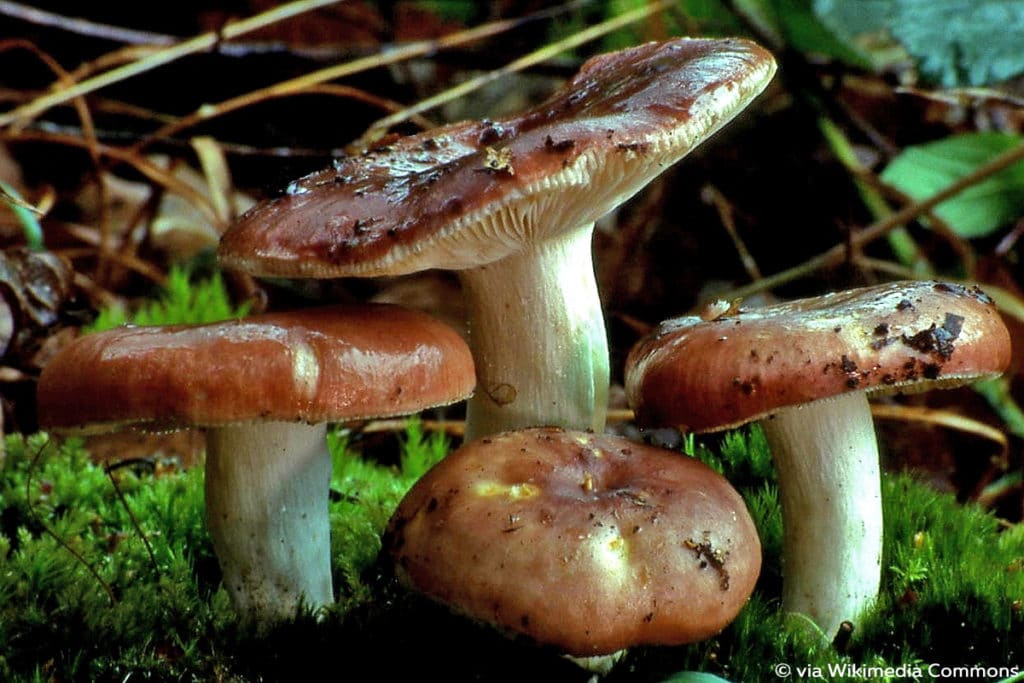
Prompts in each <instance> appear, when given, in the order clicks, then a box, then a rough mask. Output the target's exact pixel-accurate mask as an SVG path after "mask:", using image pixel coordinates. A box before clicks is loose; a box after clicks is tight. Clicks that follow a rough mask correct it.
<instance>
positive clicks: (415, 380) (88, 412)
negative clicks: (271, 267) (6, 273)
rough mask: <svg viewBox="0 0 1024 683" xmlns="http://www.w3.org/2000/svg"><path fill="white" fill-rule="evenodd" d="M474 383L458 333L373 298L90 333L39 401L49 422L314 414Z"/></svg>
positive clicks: (62, 356) (59, 426) (386, 407)
mask: <svg viewBox="0 0 1024 683" xmlns="http://www.w3.org/2000/svg"><path fill="white" fill-rule="evenodd" d="M474 383H475V374H474V371H473V360H472V357H471V356H470V353H469V349H468V347H467V346H466V344H465V342H464V341H463V340H462V338H461V337H460V336H459V335H458V334H457V333H456V332H455V331H454V330H452V329H451V328H449V327H448V326H446V325H444V324H442V323H440V322H437V321H436V320H434V319H432V318H430V317H429V316H427V315H425V314H423V313H419V312H416V311H410V310H407V309H403V308H400V307H397V306H391V305H386V304H377V305H361V306H332V307H324V308H316V309H306V310H301V311H294V312H288V313H272V314H265V315H254V316H251V317H249V318H244V319H241V320H231V321H225V322H219V323H213V324H207V325H175V326H152V327H138V326H124V327H120V328H116V329H112V330H108V331H105V332H97V333H94V334H89V335H85V336H83V337H80V338H78V339H76V340H75V341H74V342H72V343H71V344H69V345H68V346H67V347H65V348H64V349H63V350H62V351H61V352H60V353H58V354H57V355H56V356H54V358H53V359H51V360H50V362H49V363H48V364H47V365H46V367H45V368H44V369H43V372H42V375H41V376H40V378H39V385H38V389H37V401H38V410H39V422H40V425H41V426H42V427H44V428H46V429H54V430H71V429H74V430H77V431H80V432H99V431H110V430H113V429H117V428H119V427H124V426H128V425H138V426H142V427H146V428H154V429H159V428H176V427H183V426H207V427H209V426H221V425H228V424H236V423H245V422H252V421H262V420H278V421H305V422H308V423H318V422H327V421H342V420H356V419H364V418H369V417H385V416H393V415H404V414H409V413H413V412H416V411H418V410H422V409H424V408H428V407H431V406H436V405H443V404H448V403H453V402H455V401H458V400H461V399H463V398H465V397H466V396H468V395H469V394H470V393H472V390H473V385H474Z"/></svg>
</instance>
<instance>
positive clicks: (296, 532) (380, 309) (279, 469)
mask: <svg viewBox="0 0 1024 683" xmlns="http://www.w3.org/2000/svg"><path fill="white" fill-rule="evenodd" d="M474 381H475V380H474V373H473V365H472V357H471V355H470V353H469V349H468V347H467V346H466V344H465V342H464V341H463V340H462V338H461V337H459V336H458V334H456V332H455V331H454V330H452V329H450V328H448V327H447V326H445V325H442V324H441V323H439V322H436V321H434V320H433V319H431V318H429V317H427V316H426V315H424V314H421V313H417V312H413V311H409V310H404V309H401V308H398V307H395V306H387V305H383V304H382V305H366V306H351V307H327V308H320V309H308V310H304V311H297V312H291V313H275V314H265V315H258V316H252V317H250V318H246V319H242V320H233V321H227V322H220V323H213V324H207V325H195V326H184V325H182V326H165V327H161V326H154V327H135V326H126V327H121V328H117V329H113V330H109V331H106V332H98V333H95V334H90V335H86V336H83V337H80V338H78V339H76V340H75V341H74V342H72V343H71V344H69V345H68V346H67V347H65V348H64V349H63V350H62V351H61V352H59V353H58V354H57V355H56V356H55V357H54V358H53V359H51V360H50V362H49V363H48V364H47V366H46V367H45V368H44V370H43V372H42V374H41V376H40V379H39V385H38V391H37V398H38V409H39V421H40V425H41V426H43V427H44V428H46V429H50V430H55V431H65V432H78V433H96V432H102V431H113V430H117V429H120V428H125V427H129V426H135V427H141V428H146V429H168V428H181V427H187V426H199V427H205V428H206V434H207V455H206V517H207V524H208V527H209V530H210V535H211V537H212V540H213V546H214V551H215V553H216V555H217V559H218V561H219V562H220V566H221V570H222V572H223V577H224V585H225V587H226V588H227V590H228V593H229V594H230V596H231V600H232V603H233V605H234V608H235V610H236V612H237V613H238V614H239V615H240V617H241V618H242V621H243V622H245V623H247V624H252V625H254V626H255V627H256V628H257V630H261V631H262V630H265V629H266V628H267V627H269V626H270V625H272V624H273V623H275V622H277V621H280V620H283V619H288V618H291V617H294V616H295V615H296V612H297V610H298V609H299V608H300V606H305V607H306V608H310V609H317V608H319V607H321V606H325V605H329V604H331V603H332V602H333V601H334V598H333V589H332V585H331V566H330V538H329V536H330V529H329V519H328V506H327V503H328V493H329V487H330V475H331V459H330V455H329V453H328V451H327V447H326V439H325V435H326V428H327V423H328V422H330V421H342V420H356V419H365V418H369V417H382V416H394V415H404V414H409V413H413V412H416V411H418V410H421V409H424V408H427V407H430V406H437V405H443V404H448V403H452V402H455V401H458V400H461V399H463V398H465V397H466V396H467V395H468V394H469V393H470V392H471V391H472V387H473V384H474Z"/></svg>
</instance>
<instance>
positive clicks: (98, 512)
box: [0, 423, 1024, 683]
mask: <svg viewBox="0 0 1024 683" xmlns="http://www.w3.org/2000/svg"><path fill="white" fill-rule="evenodd" d="M357 446H358V443H357V441H356V440H355V438H354V435H352V434H350V433H349V432H346V431H343V430H334V431H332V432H331V434H330V447H331V450H332V456H333V459H334V464H335V470H334V475H333V478H332V483H331V523H332V552H333V557H334V568H335V586H336V590H337V593H338V596H339V601H338V604H337V606H336V607H335V608H334V609H333V610H331V612H330V613H329V614H328V616H327V618H326V619H325V620H324V621H322V622H316V621H315V620H313V619H311V618H299V619H297V620H296V621H295V622H294V623H291V624H287V625H284V626H282V627H281V628H280V629H277V630H276V631H275V632H274V633H272V634H270V635H269V636H268V637H267V638H266V639H263V640H256V639H253V638H252V637H251V636H249V635H247V634H246V633H243V632H241V631H239V630H238V628H237V626H236V623H235V621H234V618H233V615H232V613H231V610H230V607H229V605H228V601H227V596H226V594H225V593H224V591H223V590H222V589H221V588H220V586H219V580H220V574H219V570H218V568H217V564H216V560H215V558H214V557H213V554H212V550H211V549H210V544H209V539H208V537H207V534H206V531H205V528H204V525H203V503H202V496H203V491H202V471H201V470H200V469H193V470H189V471H184V472H182V471H172V472H169V473H168V472H162V471H160V470H159V469H154V468H153V467H147V466H138V467H134V468H127V467H123V468H118V469H116V470H114V472H113V473H112V474H113V476H114V477H116V482H117V489H119V490H120V491H121V492H122V494H123V500H122V498H121V497H120V496H119V495H118V492H117V490H116V489H115V487H114V484H113V483H112V481H111V478H110V476H108V474H107V473H106V472H105V471H104V470H103V469H102V468H100V467H98V466H96V465H95V464H93V463H92V462H91V461H90V460H89V458H88V454H87V453H85V451H84V450H83V449H82V447H81V445H80V444H79V443H77V442H75V441H70V442H67V443H64V444H62V445H60V446H57V445H54V444H52V443H47V442H46V440H45V439H44V438H43V437H41V436H35V437H32V438H30V439H28V440H25V439H22V438H20V437H16V436H12V437H9V438H8V439H7V448H8V456H7V459H6V461H5V462H4V465H3V469H2V470H0V679H2V680H4V681H8V680H11V681H32V680H60V681H94V680H124V679H125V678H128V679H129V680H182V679H185V680H241V681H244V680H257V679H260V680H266V681H273V680H296V678H297V677H298V678H301V677H302V676H303V675H305V674H308V673H310V672H313V671H315V670H316V669H317V667H333V668H334V669H335V670H336V671H339V673H338V676H339V677H341V676H342V675H343V674H342V672H341V669H350V668H351V669H355V670H362V669H367V668H368V669H370V670H371V671H372V672H373V677H374V678H375V679H379V680H399V679H403V678H413V677H415V678H423V677H425V676H426V677H431V676H433V677H438V676H440V677H443V678H444V679H445V680H449V681H459V680H488V681H504V680H509V681H511V680H541V679H543V680H555V679H557V680H565V681H580V682H581V683H582V681H585V680H587V678H588V676H587V675H586V674H585V673H583V672H582V671H580V670H577V669H576V668H575V667H574V666H573V665H571V664H568V663H567V662H566V661H565V660H564V659H562V658H561V657H559V656H557V654H555V653H551V652H548V651H545V650H543V649H539V648H535V647H531V646H529V645H526V644H523V643H519V642H516V641H513V640H509V639H506V638H504V637H503V636H501V635H499V634H496V633H493V632H492V631H491V630H490V629H487V628H481V627H478V626H476V625H474V624H471V623H469V622H467V621H466V620H464V619H461V618H459V617H457V616H454V615H451V614H449V613H448V612H447V611H446V610H445V609H443V608H441V607H439V606H436V605H433V604H431V603H428V602H427V601H425V600H422V599H420V598H417V597H415V596H412V595H409V594H408V593H406V592H404V591H403V590H401V589H400V588H399V587H398V586H397V584H396V582H395V580H394V578H393V577H392V576H391V574H390V572H389V569H388V565H387V563H386V562H382V561H380V560H379V558H378V553H379V550H380V535H381V532H382V531H383V529H384V526H385V525H386V523H387V520H388V518H389V516H390V515H391V513H392V511H393V510H394V508H395V506H396V505H397V504H398V502H399V501H400V500H401V497H402V496H403V495H404V493H405V492H406V491H407V490H408V488H409V486H411V485H412V483H413V482H414V481H415V480H416V479H417V478H418V477H419V476H420V475H421V474H422V473H423V472H424V471H426V469H427V468H429V467H430V465H432V464H433V463H435V462H437V460H439V459H440V458H441V457H443V455H444V453H445V452H446V450H447V448H448V444H447V442H446V441H445V439H444V438H443V437H440V436H436V435H425V434H424V433H423V430H422V428H421V427H420V425H419V424H418V423H412V425H411V426H410V428H409V429H408V431H407V432H406V434H405V435H404V438H402V439H401V441H400V443H399V444H397V445H396V448H397V455H396V456H395V457H394V458H393V462H388V463H385V462H379V461H376V460H372V459H368V458H363V457H361V456H360V455H358V453H357V450H358V448H357ZM691 450H692V452H693V454H694V455H695V456H697V457H700V458H701V459H702V460H705V461H707V462H709V463H711V464H712V465H713V466H714V467H716V469H719V470H720V471H722V472H723V473H724V474H725V475H726V476H728V477H730V478H731V479H732V480H733V481H734V482H735V483H736V485H737V487H738V488H739V489H740V491H741V492H742V493H743V495H744V496H745V498H746V500H747V501H748V505H749V507H750V508H751V511H752V514H753V516H754V517H755V520H756V522H757V524H758V528H759V530H760V531H761V533H762V536H763V546H764V571H763V572H762V576H761V579H760V581H759V584H758V587H757V590H756V592H755V595H754V597H753V598H752V599H751V601H750V603H749V604H748V606H747V607H746V608H745V609H744V611H743V612H742V613H741V615H740V616H739V618H738V619H737V620H736V621H735V622H734V623H733V625H732V626H730V627H729V628H728V629H726V630H725V631H724V632H723V633H721V634H720V635H719V636H717V637H715V638H713V639H711V640H709V641H706V642H704V643H698V644H695V645H692V646H688V647H675V648H637V649H635V650H633V651H632V652H630V653H629V655H628V656H627V658H626V660H625V661H624V662H623V663H622V665H621V666H620V667H619V668H617V669H616V670H615V671H614V672H613V673H612V674H611V675H610V676H609V678H608V680H609V681H611V682H612V683H614V682H615V681H662V680H666V679H669V678H670V677H671V676H672V675H673V674H676V673H677V672H681V671H694V670H700V671H705V672H708V673H713V674H716V675H718V676H721V677H724V678H726V679H728V680H731V681H773V680H779V679H778V678H777V677H776V676H775V673H774V670H773V666H774V665H775V664H788V665H790V666H792V667H793V668H794V671H795V670H796V669H797V667H800V669H801V670H802V671H803V672H804V676H803V678H804V679H813V678H814V675H813V674H814V673H816V672H815V670H814V667H816V668H817V669H818V670H820V671H821V672H822V675H823V676H824V677H825V680H836V681H844V680H849V681H854V680H865V678H864V676H863V673H862V672H863V670H862V669H861V670H858V669H855V668H851V667H867V666H890V667H896V666H900V665H906V666H923V667H925V669H924V675H922V676H921V680H934V679H935V677H934V676H931V675H930V674H929V673H928V671H927V665H928V664H932V663H937V664H941V665H943V666H972V665H987V666H998V665H1007V666H1009V665H1013V664H1020V663H1021V662H1024V613H1022V612H1024V610H1022V608H1021V603H1022V601H1024V530H1022V529H1021V527H1019V526H1016V527H1008V526H1007V525H1004V524H1001V523H1000V522H999V521H998V520H996V519H995V518H993V517H992V516H991V515H988V514H987V513H985V512H984V511H982V510H980V509H978V508H975V507H972V506H963V505H959V504H957V503H956V501H954V500H953V499H952V498H951V497H950V496H948V495H945V494H940V493H936V492H934V491H932V490H930V489H929V488H927V487H925V486H923V485H921V484H919V483H917V482H915V481H914V480H913V478H912V477H909V476H906V475H896V476H887V477H886V478H885V483H884V487H883V494H884V503H885V512H886V520H887V521H886V546H885V556H884V565H885V568H884V576H883V584H884V588H883V591H882V594H881V596H880V599H879V604H878V607H877V609H876V610H875V612H874V613H873V614H872V615H871V616H870V618H869V619H867V620H866V622H865V623H864V624H863V625H862V626H861V627H860V628H858V630H857V632H855V633H854V634H853V635H852V637H851V638H849V640H848V642H845V643H843V644H842V645H841V646H833V645H832V644H830V643H826V642H823V641H822V639H821V638H820V636H819V634H818V633H816V632H815V630H814V629H813V628H808V627H805V626H804V625H802V624H801V623H800V621H799V620H797V619H792V618H789V619H787V618H786V617H784V616H783V615H782V614H780V613H779V611H778V596H779V589H780V587H781V580H780V569H779V555H780V552H781V532H782V529H781V521H780V515H779V511H778V501H777V494H776V491H775V486H774V482H773V472H772V470H771V463H770V459H769V458H768V453H767V447H766V446H765V445H764V441H763V437H762V436H761V435H760V433H759V432H758V431H757V430H754V431H752V432H737V433H733V434H730V435H727V436H725V437H724V438H723V439H721V440H719V441H717V442H715V443H711V444H703V443H697V444H693V445H692V448H691ZM681 457H684V456H681ZM126 506H127V507H126ZM129 510H130V511H131V514H129ZM133 516H134V518H135V519H137V520H138V524H139V527H140V528H141V531H142V535H140V533H139V531H137V530H136V528H135V525H134V522H133V521H132V517H133ZM57 539H60V541H59V542H58V540H57ZM143 539H145V541H146V542H144V541H143ZM147 543H148V547H147ZM71 550H73V551H74V554H72V552H71ZM150 553H152V556H151V555H150ZM108 589H109V591H110V593H109V594H108V592H107V590H108ZM111 596H112V597H113V599H112V598H111ZM837 667H838V668H837ZM843 667H845V668H843ZM797 678H798V677H797V676H794V677H793V680H796V679H797ZM961 678H966V677H961ZM977 678H978V677H977V676H975V677H974V679H977ZM995 678H998V675H993V676H988V677H987V678H985V680H993V679H995ZM871 680H900V677H899V676H897V675H893V676H889V677H888V678H886V677H885V676H881V677H872V678H871Z"/></svg>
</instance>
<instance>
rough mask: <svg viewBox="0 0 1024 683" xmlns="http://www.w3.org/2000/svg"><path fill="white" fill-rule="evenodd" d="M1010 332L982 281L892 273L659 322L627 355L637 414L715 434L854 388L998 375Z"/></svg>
mask: <svg viewBox="0 0 1024 683" xmlns="http://www.w3.org/2000/svg"><path fill="white" fill-rule="evenodd" d="M1009 361H1010V336H1009V333H1008V331H1007V329H1006V326H1005V325H1004V323H1003V321H1002V319H1001V318H1000V317H999V313H998V312H997V311H996V307H995V305H994V304H993V302H992V300H991V299H990V298H989V297H988V296H987V295H986V294H985V293H984V292H982V291H981V290H980V289H978V288H977V287H965V286H963V285H958V284H948V283H944V282H930V281H911V282H890V283H887V284H883V285H878V286H874V287H863V288H859V289H852V290H849V291H845V292H838V293H832V294H826V295H824V296H819V297H813V298H808V299H801V300H798V301H792V302H788V303H783V304H778V305H773V306H765V307H763V308H755V309H750V310H745V309H741V310H740V311H739V312H737V313H735V314H731V313H726V314H724V315H722V316H720V317H717V318H714V319H712V320H703V319H702V318H701V317H700V316H683V317H679V318H673V319H670V320H666V321H665V322H663V323H661V325H659V326H658V327H657V329H655V330H654V331H653V332H652V333H650V334H649V335H647V336H646V337H644V338H643V339H641V340H640V341H639V342H638V343H637V344H636V345H635V346H634V347H633V349H632V350H631V351H630V353H629V356H628V358H627V360H626V394H627V397H628V399H629V401H630V405H632V406H633V408H634V410H635V411H636V415H637V420H638V421H639V422H641V423H643V424H648V425H662V426H664V425H672V426H677V427H679V428H681V429H683V430H685V431H692V432H710V431H717V430H721V429H728V428H732V427H736V426H739V425H741V424H744V423H746V422H750V421H753V420H758V419H761V418H763V417H767V416H769V415H771V414H772V413H773V412H775V411H777V410H779V409H781V408H785V407H787V406H796V405H800V404H803V403H808V402H810V401H816V400H819V399H825V398H829V397H832V396H836V395H838V394H842V393H846V392H850V391H864V392H868V393H899V392H903V393H912V392H918V391H926V390H929V389H933V388H938V387H953V386H958V385H961V384H967V383H969V382H973V381H975V380H979V379H983V378H986V377H993V376H997V375H999V374H1000V373H1001V372H1002V371H1003V370H1005V369H1006V366H1007V365H1008V364H1009Z"/></svg>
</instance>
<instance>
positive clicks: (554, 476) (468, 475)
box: [384, 427, 761, 658]
mask: <svg viewBox="0 0 1024 683" xmlns="http://www.w3.org/2000/svg"><path fill="white" fill-rule="evenodd" d="M384 552H386V553H388V554H389V556H390V557H391V558H392V559H393V560H394V562H395V565H396V571H397V573H398V576H399V578H400V579H401V580H402V581H403V582H404V583H405V584H406V585H409V586H411V587H412V588H414V589H415V590H417V591H419V592H421V593H423V594H424V595H426V596H427V597H429V598H431V599H433V600H435V601H438V602H440V603H443V604H445V605H447V606H448V607H450V608H451V609H452V610H454V611H455V612H457V613H460V614H463V615H466V616H469V617H471V618H473V619H475V620H477V621H480V622H483V623H486V624H489V625H490V626H493V627H495V628H498V629H499V630H502V631H504V632H506V633H510V634H514V635H520V636H525V637H527V638H529V639H532V640H533V641H536V642H538V643H541V644H545V645H548V646H551V647H553V648H555V649H557V650H558V651H560V652H561V653H564V654H568V655H572V656H574V657H581V658H592V657H597V656H601V655H609V654H612V653H615V652H618V651H620V650H622V649H624V648H627V647H629V646H632V645H638V644H656V645H670V644H680V643H688V642H693V641H697V640H700V639H704V638H708V637H710V636H712V635H714V634H715V633H718V632H719V631H720V630H721V629H722V628H724V627H725V626H726V625H728V624H729V623H730V622H731V621H732V620H733V619H734V618H735V617H736V615H737V614H738V613H739V611H740V609H741V608H742V607H743V605H744V604H746V601H747V599H748V598H749V596H750V594H751V592H752V591H753V587H754V584H755V582H756V579H757V575H758V572H759V570H760V566H761V545H760V541H759V539H758V536H757V531H756V529H755V527H754V523H753V521H752V520H751V518H750V515H749V514H748V512H747V509H746V507H745V505H744V503H743V500H742V498H740V496H739V494H738V493H737V492H736V491H735V489H733V488H732V486H731V485H730V484H729V483H728V482H727V481H726V480H725V479H724V478H723V477H721V476H720V475H718V474H717V473H716V472H714V471H713V470H711V469H710V468H708V467H707V466H705V465H704V464H702V463H700V462H699V461H697V460H694V459H692V458H686V457H683V456H680V455H679V454H677V453H673V452H670V451H666V450H663V449H659V448H655V447H652V446H646V445H643V444H639V443H634V442H632V441H629V440H627V439H624V438H622V437H617V436H611V435H597V434H593V433H587V432H580V431H572V430H565V429H562V428H558V427H543V428H530V429H523V430H517V431H510V432H504V433H500V434H496V435H493V436H489V437H485V438H483V439H480V440H477V441H474V442H471V443H468V444H466V445H463V446H462V447H461V448H459V449H458V450H456V451H453V452H452V453H451V454H449V455H448V457H447V458H445V460H443V461H441V462H440V463H439V464H438V465H436V466H435V467H434V468H433V469H431V470H430V471H429V472H427V474H426V475H424V476H423V478H422V479H420V481H419V482H417V483H416V485H414V486H413V488H412V489H411V490H410V491H409V493H408V494H407V495H406V497H405V498H404V500H403V501H402V503H401V504H400V505H399V507H398V509H397V510H396V511H395V513H394V515H393V516H392V518H391V520H390V522H389V524H388V528H387V532H386V533H385V536H384Z"/></svg>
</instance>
